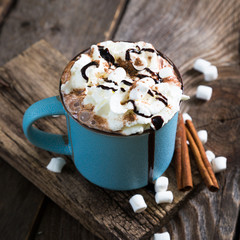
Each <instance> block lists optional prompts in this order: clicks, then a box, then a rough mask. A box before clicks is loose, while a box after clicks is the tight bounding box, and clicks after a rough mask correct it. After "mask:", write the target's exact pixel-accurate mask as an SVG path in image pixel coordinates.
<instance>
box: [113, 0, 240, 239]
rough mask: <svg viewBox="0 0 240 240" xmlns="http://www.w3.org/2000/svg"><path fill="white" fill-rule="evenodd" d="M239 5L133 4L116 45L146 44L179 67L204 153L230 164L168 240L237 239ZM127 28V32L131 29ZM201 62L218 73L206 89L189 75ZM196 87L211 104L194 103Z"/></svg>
mask: <svg viewBox="0 0 240 240" xmlns="http://www.w3.org/2000/svg"><path fill="white" fill-rule="evenodd" d="M239 12H240V2H239V1H234V0H231V1H220V0H219V1H207V0H204V1H188V0H187V1H178V2H176V1H168V2H167V3H166V2H162V1H147V0H140V1H137V0H132V1H131V2H130V3H129V5H128V8H127V12H126V13H125V15H124V18H123V19H122V21H121V24H120V26H119V29H118V31H117V33H116V36H115V39H121V40H133V41H134V40H139V39H141V40H145V41H149V42H152V43H154V45H155V46H156V47H157V48H158V49H160V50H161V51H163V52H164V53H165V54H166V55H167V56H169V57H170V58H171V59H172V60H173V61H174V63H176V65H177V66H178V67H179V69H180V71H181V73H182V75H183V81H184V92H185V93H186V94H188V95H190V96H191V100H190V101H188V102H186V103H185V104H183V105H182V111H183V112H185V111H187V112H189V113H190V115H191V116H192V117H193V121H194V123H195V125H196V127H197V129H198V130H200V129H206V130H207V131H208V133H209V139H208V142H207V144H206V149H209V150H212V151H213V152H214V153H215V154H216V155H217V156H220V155H223V156H226V157H227V158H228V169H227V171H226V172H225V173H221V174H219V175H218V179H219V180H220V185H221V189H220V191H219V192H218V193H215V194H214V193H210V192H209V191H208V190H206V189H205V188H203V189H202V190H201V191H200V193H199V194H197V195H196V196H195V197H194V198H193V199H192V200H189V201H187V202H185V204H184V206H183V208H182V209H180V210H179V211H178V213H177V214H176V216H175V217H174V218H173V219H172V220H171V221H170V222H169V224H168V225H167V226H165V229H161V230H162V231H163V230H168V231H169V232H170V233H171V237H172V239H233V238H234V236H235V239H239V237H240V236H239V230H238V229H240V223H239V221H238V224H237V219H238V218H239V216H240V207H239V205H240V187H239V182H240V172H239V167H240V162H239V155H240V148H239V145H240V139H239V137H238V136H239V134H240V121H239V118H240V105H239V102H240V70H239V28H240V19H239V16H240V15H239ZM129 22H131V27H129ZM199 57H202V58H205V59H207V60H209V61H211V62H212V63H213V64H215V65H216V66H217V67H218V69H219V78H218V80H217V81H214V82H210V83H206V82H204V80H203V75H202V74H200V73H197V72H196V71H194V70H192V66H193V63H194V61H195V60H196V59H197V58H199ZM199 84H203V85H208V86H211V87H212V88H213V96H212V99H211V101H209V102H204V101H199V100H197V99H196V98H195V97H194V95H195V92H196V88H197V86H198V85H199Z"/></svg>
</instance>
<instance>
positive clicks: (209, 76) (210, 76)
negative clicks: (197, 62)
mask: <svg viewBox="0 0 240 240" xmlns="http://www.w3.org/2000/svg"><path fill="white" fill-rule="evenodd" d="M203 74H204V80H205V81H212V80H216V79H217V78H218V70H217V67H216V66H212V65H211V66H209V67H207V68H206V69H204V72H203Z"/></svg>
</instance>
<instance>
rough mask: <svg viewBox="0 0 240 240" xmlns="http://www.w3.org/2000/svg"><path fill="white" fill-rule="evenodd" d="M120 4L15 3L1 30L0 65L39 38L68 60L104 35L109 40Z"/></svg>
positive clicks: (106, 0) (117, 0)
mask: <svg viewBox="0 0 240 240" xmlns="http://www.w3.org/2000/svg"><path fill="white" fill-rule="evenodd" d="M124 2H125V1H124V0H110V1H109V0H102V1H98V0H93V1H84V0H81V1H74V0H70V1H67V2H66V1H63V0H61V1H48V0H43V1H31V0H18V2H17V6H16V8H15V9H14V10H13V11H12V12H11V13H10V14H9V17H8V21H6V22H5V24H4V25H3V27H2V30H1V35H0V46H1V47H0V55H1V58H0V65H3V64H4V63H6V62H7V61H8V60H10V59H11V58H12V57H14V56H16V55H17V54H19V53H21V52H22V51H23V50H24V49H26V48H27V47H29V46H30V45H32V44H33V43H35V42H36V41H39V40H40V39H42V38H45V39H46V40H47V41H48V42H49V43H51V44H52V45H53V46H54V47H55V48H57V49H58V50H60V51H61V52H62V53H63V54H64V55H65V56H66V57H68V58H69V59H71V58H72V57H73V56H75V55H76V54H77V53H78V52H80V51H81V50H83V49H85V48H87V47H89V45H90V44H93V43H96V42H99V41H103V40H104V39H105V32H106V33H108V37H111V31H112V30H114V28H115V23H114V24H113V25H112V20H113V18H114V16H115V20H114V21H115V22H116V23H117V22H118V18H119V16H121V9H122V7H124ZM119 4H120V5H121V6H120V7H119ZM116 11H117V12H116ZM116 14H117V15H116ZM110 26H112V27H113V29H112V30H110V32H109V30H108V29H109V28H110Z"/></svg>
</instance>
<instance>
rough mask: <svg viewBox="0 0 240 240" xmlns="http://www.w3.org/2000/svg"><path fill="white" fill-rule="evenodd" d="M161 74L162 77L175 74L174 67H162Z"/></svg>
mask: <svg viewBox="0 0 240 240" xmlns="http://www.w3.org/2000/svg"><path fill="white" fill-rule="evenodd" d="M159 76H160V78H167V77H170V76H173V70H172V68H170V67H165V68H162V69H161V70H160V71H159Z"/></svg>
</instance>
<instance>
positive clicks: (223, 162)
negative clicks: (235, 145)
mask: <svg viewBox="0 0 240 240" xmlns="http://www.w3.org/2000/svg"><path fill="white" fill-rule="evenodd" d="M211 164H212V168H213V172H215V173H218V172H222V171H223V170H225V169H226V168H227V158H225V157H217V158H214V159H213V160H212V162H211Z"/></svg>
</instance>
